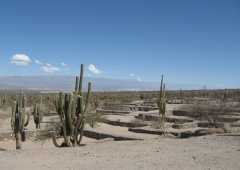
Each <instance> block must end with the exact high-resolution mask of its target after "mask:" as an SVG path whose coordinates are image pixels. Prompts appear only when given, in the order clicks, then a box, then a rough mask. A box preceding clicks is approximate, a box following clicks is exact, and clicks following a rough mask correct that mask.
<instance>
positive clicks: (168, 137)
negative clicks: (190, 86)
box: [0, 104, 240, 170]
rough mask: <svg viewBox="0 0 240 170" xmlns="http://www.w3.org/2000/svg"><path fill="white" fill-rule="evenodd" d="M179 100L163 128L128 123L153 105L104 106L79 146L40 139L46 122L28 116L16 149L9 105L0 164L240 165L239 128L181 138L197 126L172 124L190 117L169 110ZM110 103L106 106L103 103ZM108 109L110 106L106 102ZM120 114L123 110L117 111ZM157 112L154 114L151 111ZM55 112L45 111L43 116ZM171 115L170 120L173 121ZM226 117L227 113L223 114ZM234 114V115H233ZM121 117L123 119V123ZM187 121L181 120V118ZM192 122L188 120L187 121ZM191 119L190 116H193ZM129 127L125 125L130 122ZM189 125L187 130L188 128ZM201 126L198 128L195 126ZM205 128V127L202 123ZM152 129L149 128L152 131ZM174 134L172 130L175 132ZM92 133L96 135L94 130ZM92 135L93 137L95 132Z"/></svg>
mask: <svg viewBox="0 0 240 170" xmlns="http://www.w3.org/2000/svg"><path fill="white" fill-rule="evenodd" d="M179 106H180V105H176V104H168V105H167V117H168V119H169V122H167V128H166V131H167V133H166V134H165V135H159V134H158V133H156V134H153V133H135V132H134V129H138V128H140V129H147V130H149V129H151V130H152V131H154V132H155V131H156V132H159V133H160V132H161V130H159V129H158V130H156V129H154V128H152V127H151V126H148V125H147V128H146V127H145V126H146V125H144V126H143V127H142V126H140V125H139V126H140V127H138V126H137V125H136V127H132V126H131V125H132V124H139V123H140V124H142V123H143V122H144V123H147V124H148V123H149V122H146V121H139V120H138V121H136V116H138V115H140V114H147V115H154V113H156V112H157V110H154V109H153V110H149V111H139V110H138V111H136V110H134V111H130V112H129V113H127V114H126V111H125V110H124V111H119V108H118V109H116V110H118V112H119V114H116V113H115V112H114V113H110V112H113V110H112V111H109V110H106V109H107V108H102V109H101V110H100V111H103V109H105V112H108V114H106V115H105V116H104V121H101V122H100V123H98V124H97V126H95V127H94V128H91V127H89V126H87V127H86V130H85V132H86V134H85V136H84V138H83V141H82V146H81V147H69V148H56V147H55V146H54V145H53V143H52V140H51V138H46V139H42V140H39V139H38V135H39V134H40V132H41V131H42V130H43V129H44V130H46V129H47V128H48V127H47V126H46V125H43V126H42V127H41V130H35V127H34V123H33V121H32V119H33V118H32V117H31V118H30V125H29V126H28V132H27V133H31V135H29V137H28V139H27V141H26V142H24V143H23V144H22V145H23V149H22V150H16V149H15V140H14V137H13V136H11V127H10V116H9V115H10V113H9V110H1V112H0V114H1V117H0V118H1V119H0V169H3V170H5V169H11V170H15V169H17V170H32V169H35V170H38V169H39V170H45V169H46V170H47V169H61V170H78V169H86V170H95V169H102V170H108V169H109V170H110V169H119V170H120V169H121V170H122V169H129V170H135V169H136V170H139V169H147V170H148V169H151V170H154V169H156V170H159V169H161V170H179V169H184V170H192V169H196V170H239V169H240V161H239V158H240V135H239V133H236V132H234V133H222V132H221V133H211V134H206V135H199V136H191V135H193V133H190V137H187V138H185V137H184V138H182V137H179V135H180V136H181V134H185V132H187V134H188V133H189V131H190V132H191V131H196V130H199V127H196V126H195V125H194V126H193V125H192V124H191V126H193V127H192V128H189V127H187V128H183V129H173V128H172V127H171V126H172V125H173V124H178V121H180V122H182V121H189V119H191V118H190V117H189V118H187V117H186V116H174V115H172V111H173V110H176V109H178V107H179ZM108 109H109V108H108ZM111 109H112V107H111ZM121 112H122V113H123V114H122V113H121ZM156 116H157V115H156ZM53 117H54V116H46V117H44V119H45V121H47V120H50V119H52V118H53ZM172 119H174V121H175V123H173V122H172ZM227 120H228V119H227ZM234 120H235V119H234ZM124 123H125V124H124ZM184 123H185V124H187V125H188V126H189V123H188V122H183V124H184ZM190 123H191V122H190ZM192 123H193V124H194V121H193V122H192ZM129 126H130V127H132V129H133V131H130V127H129ZM189 129H190V130H189ZM200 129H201V128H200ZM203 129H204V130H205V129H206V128H203ZM151 130H149V131H150V132H151ZM176 133H177V135H174V134H176ZM96 134H97V135H96ZM96 136H97V137H96Z"/></svg>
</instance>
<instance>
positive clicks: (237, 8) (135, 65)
mask: <svg viewBox="0 0 240 170" xmlns="http://www.w3.org/2000/svg"><path fill="white" fill-rule="evenodd" d="M81 63H83V64H85V68H86V73H87V75H88V76H94V77H107V78H116V79H136V80H138V81H160V78H161V75H162V74H164V75H165V79H166V81H167V82H172V83H179V84H202V85H206V86H209V87H226V88H237V87H239V86H240V1H238V0H201V1H197V0H181V1H180V0H88V1H87V0H51V1H50V0H41V1H39V0H21V1H19V0H7V1H1V2H0V75H1V76H4V75H55V74H56V75H76V74H77V73H78V72H79V65H80V64H81Z"/></svg>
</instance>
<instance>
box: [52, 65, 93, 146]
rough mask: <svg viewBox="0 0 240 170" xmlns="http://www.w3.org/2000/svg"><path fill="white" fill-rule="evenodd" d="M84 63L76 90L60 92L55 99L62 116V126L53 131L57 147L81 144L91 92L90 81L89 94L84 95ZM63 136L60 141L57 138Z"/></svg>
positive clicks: (58, 111) (89, 84) (89, 85)
mask: <svg viewBox="0 0 240 170" xmlns="http://www.w3.org/2000/svg"><path fill="white" fill-rule="evenodd" d="M83 70H84V69H83V65H81V73H80V78H76V83H75V92H74V93H73V94H63V93H59V95H58V97H57V98H56V101H55V106H56V110H57V113H58V115H59V117H60V128H59V127H57V129H56V131H55V132H54V133H53V143H54V145H55V146H56V147H70V146H75V145H76V144H78V145H80V143H81V140H82V137H83V131H84V126H85V122H86V114H87V111H88V110H87V109H88V104H89V100H90V93H91V83H88V92H87V96H86V99H85V103H84V99H83V96H82V86H83V85H82V83H83ZM61 137H63V139H64V141H63V142H62V143H58V141H57V139H58V138H61Z"/></svg>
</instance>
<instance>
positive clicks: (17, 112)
mask: <svg viewBox="0 0 240 170" xmlns="http://www.w3.org/2000/svg"><path fill="white" fill-rule="evenodd" d="M24 101H25V97H24V95H21V96H20V97H19V98H18V99H17V101H16V102H15V106H13V107H12V117H11V127H12V130H13V133H14V134H15V138H16V149H21V141H23V142H24V141H25V140H26V136H25V128H26V127H27V125H28V123H29V118H30V116H29V114H27V113H26V112H25V108H24V106H25V105H23V104H24Z"/></svg>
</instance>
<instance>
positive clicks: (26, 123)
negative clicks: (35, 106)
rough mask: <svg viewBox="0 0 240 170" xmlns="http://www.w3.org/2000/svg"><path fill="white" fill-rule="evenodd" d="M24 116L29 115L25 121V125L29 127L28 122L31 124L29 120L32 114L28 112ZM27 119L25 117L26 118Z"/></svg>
mask: <svg viewBox="0 0 240 170" xmlns="http://www.w3.org/2000/svg"><path fill="white" fill-rule="evenodd" d="M24 116H26V117H27V119H26V121H25V122H24V127H27V126H28V124H29V120H30V114H29V113H26V114H25V115H24ZM24 119H25V118H24Z"/></svg>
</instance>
